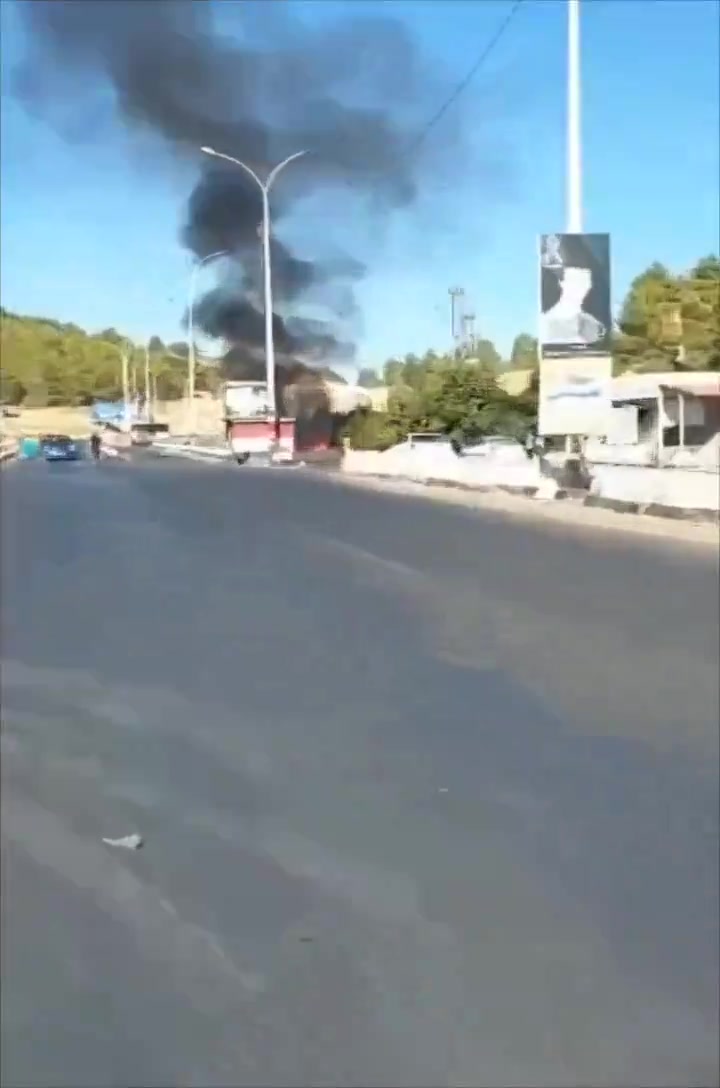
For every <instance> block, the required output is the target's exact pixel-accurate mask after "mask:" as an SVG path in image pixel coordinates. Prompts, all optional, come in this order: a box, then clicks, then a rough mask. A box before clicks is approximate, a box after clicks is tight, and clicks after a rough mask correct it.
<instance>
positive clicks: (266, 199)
mask: <svg viewBox="0 0 720 1088" xmlns="http://www.w3.org/2000/svg"><path fill="white" fill-rule="evenodd" d="M201 151H203V152H204V153H205V154H206V155H212V156H213V157H214V158H216V159H225V161H226V162H232V163H234V164H235V166H239V167H240V168H241V169H242V170H244V171H245V173H246V174H249V175H250V177H251V178H252V179H253V181H254V182H255V183H256V184H257V185H258V186H259V188H260V192H261V193H262V207H263V219H262V251H263V294H264V299H265V374H266V381H267V392H268V402H269V406H270V412H271V414H272V418H273V419H274V420H277V414H278V412H277V394H276V391H275V341H274V339H273V324H272V318H273V308H272V274H271V269H270V189H271V188H272V184H273V182H274V181H275V178H276V177H277V176H278V174H279V173H280V171H281V170H284V168H285V167H286V166H287V165H288V164H289V163H291V162H293V161H294V160H295V159H299V158H301V157H302V156H303V155H305V154H307V152H305V151H296V152H295V154H294V155H288V157H287V158H286V159H283V161H282V162H280V163H278V165H277V166H275V167H273V169H272V170H271V171H270V173H269V174H268V176H267V179H266V180H265V181H262V180H261V179H260V178H259V177H258V175H257V174H256V173H255V171H254V170H253V169H252V168H251V167H250V166H248V165H247V163H244V162H241V161H240V159H234V158H232V156H230V155H224V154H223V153H222V152H220V151H215V149H214V148H212V147H203V148H201Z"/></svg>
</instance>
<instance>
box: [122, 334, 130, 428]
mask: <svg viewBox="0 0 720 1088" xmlns="http://www.w3.org/2000/svg"><path fill="white" fill-rule="evenodd" d="M120 357H121V359H122V390H123V424H126V423H127V419H128V401H129V400H130V374H129V368H128V349H127V344H123V348H122V354H121V356H120Z"/></svg>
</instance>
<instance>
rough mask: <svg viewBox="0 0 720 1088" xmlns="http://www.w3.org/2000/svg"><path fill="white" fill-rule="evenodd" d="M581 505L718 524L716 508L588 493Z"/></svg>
mask: <svg viewBox="0 0 720 1088" xmlns="http://www.w3.org/2000/svg"><path fill="white" fill-rule="evenodd" d="M583 505H584V506H590V507H596V508H600V509H603V510H615V511H616V512H617V513H618V514H644V515H646V516H648V517H653V518H670V519H671V520H673V521H692V522H696V523H698V522H699V523H701V524H704V525H720V511H718V510H701V509H697V508H693V507H685V506H665V505H663V503H659V502H650V503H639V502H625V501H624V500H622V499H605V498H603V497H602V496H601V495H588V497H587V498H586V499H585V501H584V503H583Z"/></svg>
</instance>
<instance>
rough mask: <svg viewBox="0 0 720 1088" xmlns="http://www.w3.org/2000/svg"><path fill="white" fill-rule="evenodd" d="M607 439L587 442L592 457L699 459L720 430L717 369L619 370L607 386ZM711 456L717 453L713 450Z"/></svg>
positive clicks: (651, 461) (661, 461)
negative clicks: (641, 371)
mask: <svg viewBox="0 0 720 1088" xmlns="http://www.w3.org/2000/svg"><path fill="white" fill-rule="evenodd" d="M609 399H610V402H611V408H610V418H609V420H608V432H607V437H606V440H605V441H604V442H602V443H599V442H598V441H597V440H595V441H593V442H591V443H589V446H588V450H587V454H588V456H590V458H591V459H592V460H608V459H610V457H611V456H618V455H619V454H620V452H621V451H623V460H630V461H632V462H633V463H644V464H665V463H670V462H672V463H678V462H679V461H688V462H690V461H694V460H697V459H698V457H699V458H700V460H701V461H702V460H703V459H704V454H701V453H700V451H705V452H708V451H711V450H712V449H714V448H715V446H717V441H716V436H717V435H718V433H719V432H720V373H718V372H716V371H693V372H687V371H668V372H661V373H654V374H637V373H627V374H622V375H620V376H619V377H617V378H613V380H612V383H611V388H610V398H609ZM712 456H713V457H716V454H713V455H712Z"/></svg>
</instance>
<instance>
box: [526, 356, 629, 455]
mask: <svg viewBox="0 0 720 1088" xmlns="http://www.w3.org/2000/svg"><path fill="white" fill-rule="evenodd" d="M611 382H612V358H611V357H610V356H609V355H585V356H581V357H579V358H578V357H576V358H572V357H567V356H566V357H564V358H556V359H543V360H541V363H540V396H539V405H538V431H539V433H540V434H542V435H568V434H569V435H588V436H589V435H592V436H597V437H601V436H603V435H605V434H606V433H607V429H608V424H609V410H610V405H611V400H610V392H611Z"/></svg>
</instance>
